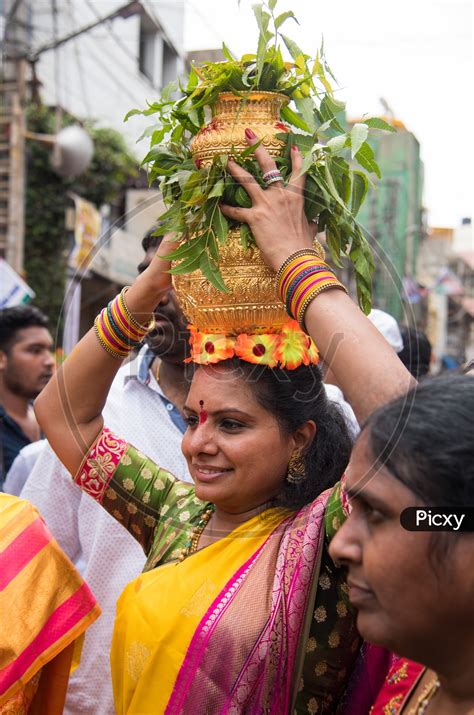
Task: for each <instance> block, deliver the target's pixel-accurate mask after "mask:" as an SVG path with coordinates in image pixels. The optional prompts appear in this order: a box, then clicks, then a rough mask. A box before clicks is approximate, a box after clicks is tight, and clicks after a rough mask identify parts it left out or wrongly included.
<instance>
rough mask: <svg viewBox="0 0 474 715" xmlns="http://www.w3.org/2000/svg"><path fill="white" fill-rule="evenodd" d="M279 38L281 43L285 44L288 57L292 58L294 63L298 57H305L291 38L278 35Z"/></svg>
mask: <svg viewBox="0 0 474 715" xmlns="http://www.w3.org/2000/svg"><path fill="white" fill-rule="evenodd" d="M280 37H281V39H282V40H283V42H284V43H285V45H286V49H287V50H288V52H289V53H290V55H291V56H292V58H293V60H294V61H295V62H296V60H297V59H298V57H300V55H303V57H305V54H304V52H303V51H302V50H300V48H299V47H298V45H297V44H296V42H295V41H294V40H292V39H291V37H288V36H287V35H283V34H280Z"/></svg>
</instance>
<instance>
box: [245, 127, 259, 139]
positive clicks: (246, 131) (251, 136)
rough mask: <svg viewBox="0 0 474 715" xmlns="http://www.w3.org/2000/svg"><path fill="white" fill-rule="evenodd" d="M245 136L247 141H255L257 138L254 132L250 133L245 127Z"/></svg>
mask: <svg viewBox="0 0 474 715" xmlns="http://www.w3.org/2000/svg"><path fill="white" fill-rule="evenodd" d="M245 136H246V137H247V139H256V138H257V135H256V134H255V132H253V131H252V130H251V129H249V128H248V127H247V129H246V130H245Z"/></svg>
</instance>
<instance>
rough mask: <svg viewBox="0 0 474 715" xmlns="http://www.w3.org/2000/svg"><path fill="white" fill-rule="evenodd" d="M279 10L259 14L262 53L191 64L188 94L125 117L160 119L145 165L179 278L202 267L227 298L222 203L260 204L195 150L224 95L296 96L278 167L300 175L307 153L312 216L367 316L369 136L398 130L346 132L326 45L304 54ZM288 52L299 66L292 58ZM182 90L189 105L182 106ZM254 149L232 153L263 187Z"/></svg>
mask: <svg viewBox="0 0 474 715" xmlns="http://www.w3.org/2000/svg"><path fill="white" fill-rule="evenodd" d="M276 5H277V0H267V2H261V3H260V4H258V5H254V7H253V10H254V15H255V19H256V22H257V25H258V29H259V37H258V44H257V51H256V53H255V54H246V55H244V56H243V57H242V58H241V59H240V60H238V59H236V58H235V57H233V55H232V54H231V53H230V51H229V50H228V48H227V47H226V46H225V45H223V48H222V49H223V53H224V57H225V60H224V61H223V62H208V63H205V64H203V65H202V66H201V67H199V68H198V67H194V66H192V67H191V70H190V74H189V77H188V81H187V84H186V85H185V86H181V85H179V86H176V85H173V84H170V85H168V86H167V87H166V88H165V89H164V90H163V92H162V94H161V97H160V99H159V100H158V101H156V102H154V103H151V104H149V105H148V107H147V108H146V109H145V110H138V109H133V110H131V111H130V112H129V113H128V114H127V116H126V119H128V118H129V117H131V116H133V115H135V114H142V115H145V116H153V119H154V122H155V123H154V124H153V125H152V126H150V127H149V128H147V129H146V130H145V132H144V134H143V135H142V137H141V138H143V137H147V138H149V140H150V150H149V152H148V153H147V155H146V156H145V158H144V160H143V163H144V164H146V165H147V166H148V170H149V180H150V183H153V182H155V181H156V182H159V186H160V189H161V191H162V193H163V199H164V202H165V205H166V206H167V207H168V208H167V210H166V211H165V213H164V214H163V215H162V216H161V217H160V220H161V222H162V227H161V229H160V230H162V231H163V230H164V231H170V232H176V233H178V234H180V235H182V236H183V242H182V243H181V245H180V246H179V247H178V248H177V249H176V250H175V251H174V253H173V254H172V258H173V259H174V260H175V261H176V265H175V266H174V267H173V268H172V271H171V272H172V273H190V272H193V271H195V270H197V269H200V270H201V271H202V272H203V274H204V275H205V276H206V277H207V278H208V280H209V281H211V283H213V285H214V286H216V287H217V288H218V289H219V290H223V291H225V290H227V289H226V287H225V285H224V282H223V280H222V276H221V274H220V271H219V248H220V246H222V245H224V244H225V242H226V240H227V234H228V230H229V227H231V226H233V225H234V224H233V223H232V222H231V221H228V220H227V219H226V218H225V217H224V216H223V214H222V213H221V212H220V210H219V202H220V201H224V202H225V203H226V204H229V205H231V206H242V207H249V206H251V205H252V202H251V200H250V197H249V195H248V194H247V192H246V191H245V188H244V187H243V186H241V185H239V184H237V183H236V182H235V181H234V180H233V178H232V177H231V175H230V174H229V173H228V172H227V170H226V164H227V156H225V155H220V156H216V157H215V158H214V160H213V162H212V165H211V166H210V167H204V166H197V165H196V163H195V161H194V159H193V157H192V155H191V152H190V149H189V145H190V142H191V140H192V138H193V137H194V136H195V135H196V134H198V132H200V131H201V130H202V129H203V128H204V127H205V125H206V121H207V117H206V114H207V112H206V110H207V109H208V108H209V107H212V105H213V104H215V102H216V100H217V98H218V95H219V94H220V93H221V92H232V93H233V94H235V95H236V96H237V97H241V98H242V101H245V99H246V98H247V97H248V96H249V94H250V93H251V92H253V91H272V92H279V93H281V94H285V95H287V96H288V97H289V99H290V103H289V105H287V106H285V107H283V108H282V110H281V119H282V120H284V122H286V125H287V128H288V130H289V131H286V132H282V133H281V134H279V135H278V137H279V138H280V139H281V140H282V141H283V142H284V144H285V149H284V152H283V155H282V156H281V157H277V159H276V161H277V164H278V167H279V169H280V171H281V173H282V176H283V178H284V179H285V180H286V179H287V178H288V177H289V174H290V172H291V159H290V149H291V146H292V145H293V144H295V145H296V146H298V148H299V149H300V151H301V152H302V154H303V172H305V173H306V187H305V211H306V214H307V217H308V219H310V220H317V222H318V225H319V230H325V231H326V239H327V245H328V248H329V251H330V253H331V258H332V260H333V261H334V263H335V264H336V265H339V266H340V265H341V258H342V257H348V258H349V259H350V260H351V261H352V263H353V264H354V269H355V273H356V279H357V280H356V282H357V291H358V298H359V303H360V305H361V307H362V308H363V310H365V311H368V310H370V300H371V274H372V271H373V267H374V264H373V259H372V255H371V251H370V248H369V246H368V243H367V240H366V238H365V236H364V233H363V230H362V228H361V226H360V225H359V224H358V222H357V219H356V216H357V213H358V211H359V208H360V206H361V204H362V203H363V201H364V199H365V196H366V194H367V190H368V187H369V184H370V183H371V181H372V175H375V176H376V177H378V178H380V170H379V167H378V165H377V162H376V160H375V156H374V152H373V150H372V148H371V146H370V144H369V141H368V139H369V137H370V134H371V133H372V132H374V131H380V130H381V131H394V129H393V127H392V126H391V125H390V124H388V123H387V122H385V121H384V120H382V119H379V118H376V117H370V118H365V119H362V120H361V121H360V122H358V123H356V124H354V125H353V126H352V127H351V128H350V129H349V130H348V131H346V126H345V120H344V110H345V104H344V102H342V101H340V100H339V99H337V98H336V97H335V96H334V90H333V87H332V84H331V81H335V78H334V74H333V72H332V71H331V68H330V67H329V64H328V62H327V59H326V56H325V52H324V43H321V47H320V49H319V51H318V52H317V53H316V57H315V58H312V57H311V56H309V55H307V54H305V53H304V52H303V51H302V50H301V49H300V48H299V47H298V45H297V44H296V43H295V42H294V41H293V40H292V39H291V38H290V37H289V36H288V35H286V34H283V32H282V31H281V28H282V27H283V25H284V24H285V23H287V22H288V21H290V20H291V21H294V22H298V20H297V19H296V17H295V15H294V13H293V12H292V11H287V12H283V13H281V14H279V15H277V14H275V9H276ZM282 45H284V46H285V47H286V49H287V51H288V53H289V55H290V57H291V61H285V60H284V58H283V55H282V51H281V46H282ZM177 90H179V92H180V98H179V99H173V96H174V92H176V91H177ZM282 128H283V127H282ZM254 150H255V147H249V148H248V149H245V150H244V151H243V152H240V153H238V152H237V151H234V148H232V156H233V158H234V159H235V160H236V161H237V162H238V163H240V164H241V165H242V166H243V167H244V168H245V169H246V170H247V171H249V172H250V173H251V174H252V175H253V176H254V177H255V178H256V179H257V181H258V182H259V183H260V185H261V186H262V187H263V186H264V184H263V180H262V174H261V170H260V168H259V166H258V164H257V162H256V161H255V159H254V157H253V152H254ZM240 237H241V241H242V244H243V245H244V246H245V247H248V246H250V245H251V244H252V243H253V237H252V234H251V232H250V229H249V227H248V226H247V225H246V224H243V225H241V226H240Z"/></svg>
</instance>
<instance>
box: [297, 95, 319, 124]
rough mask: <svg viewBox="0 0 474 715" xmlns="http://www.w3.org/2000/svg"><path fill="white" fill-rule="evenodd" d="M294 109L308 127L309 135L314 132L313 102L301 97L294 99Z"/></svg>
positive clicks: (309, 98) (310, 99)
mask: <svg viewBox="0 0 474 715" xmlns="http://www.w3.org/2000/svg"><path fill="white" fill-rule="evenodd" d="M294 102H295V106H296V109H297V110H298V111H299V112H300V114H302V115H303V119H304V121H305V123H306V124H307V125H308V127H309V131H310V132H311V133H313V132H315V131H316V118H315V116H314V102H313V99H312V98H311V97H303V98H301V99H295V100H294Z"/></svg>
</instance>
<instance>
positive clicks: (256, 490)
mask: <svg viewBox="0 0 474 715" xmlns="http://www.w3.org/2000/svg"><path fill="white" fill-rule="evenodd" d="M203 412H204V413H205V419H204V418H203ZM184 413H185V417H186V419H187V423H188V429H187V431H186V433H185V435H184V438H183V445H182V448H183V453H184V455H185V457H186V459H187V462H188V467H189V471H190V473H191V476H192V477H193V479H194V482H195V486H196V495H197V496H198V497H199V498H200V499H202V500H203V501H210V502H213V503H214V504H216V506H217V507H218V508H219V509H221V510H222V511H225V512H228V513H231V514H242V513H244V512H246V511H250V510H252V509H255V508H256V507H259V506H260V505H262V504H264V503H265V502H268V501H269V500H270V499H272V498H273V497H275V496H276V495H277V494H278V493H279V491H280V489H281V486H282V483H283V480H284V479H285V477H286V474H287V467H288V462H289V460H290V457H291V455H292V453H293V451H295V449H297V448H301V446H302V445H303V443H304V442H305V440H306V438H305V433H306V430H307V428H305V427H304V426H303V427H302V429H301V432H300V431H297V432H296V433H295V435H285V434H284V433H283V432H282V430H281V428H280V426H279V424H278V422H277V420H276V419H275V417H274V416H273V415H272V414H271V413H270V412H268V411H267V410H265V409H264V408H263V407H262V406H261V405H260V404H259V403H258V402H257V400H256V399H255V396H254V394H253V392H252V387H251V386H249V385H248V384H247V383H246V382H245V381H244V380H243V379H242V378H241V377H238V376H234V375H232V374H231V373H230V372H229V370H226V369H225V368H221V367H219V366H209V367H201V368H199V369H198V370H197V371H196V373H195V375H194V377H193V381H192V384H191V389H190V391H189V395H188V398H187V400H186V405H185V408H184ZM309 432H311V429H310V430H309Z"/></svg>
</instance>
